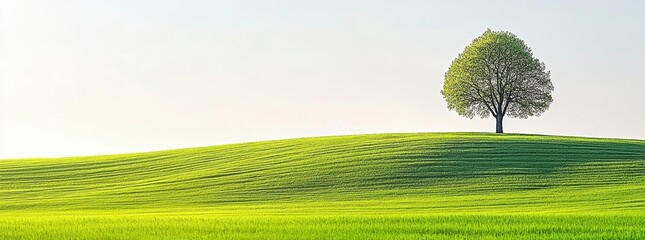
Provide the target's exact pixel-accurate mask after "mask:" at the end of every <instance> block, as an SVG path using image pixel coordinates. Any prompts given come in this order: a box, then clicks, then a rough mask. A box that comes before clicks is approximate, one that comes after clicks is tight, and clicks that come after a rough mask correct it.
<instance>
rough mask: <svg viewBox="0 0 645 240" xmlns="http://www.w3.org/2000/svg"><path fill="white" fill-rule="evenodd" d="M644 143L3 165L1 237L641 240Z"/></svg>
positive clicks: (147, 156) (478, 138)
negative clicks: (606, 239) (564, 239)
mask: <svg viewBox="0 0 645 240" xmlns="http://www.w3.org/2000/svg"><path fill="white" fill-rule="evenodd" d="M643 172H645V141H640V140H618V139H594V138H575V137H553V136H538V135H517V134H511V135H501V136H500V135H494V134H473V133H442V134H375V135H361V136H340V137H324V138H303V139H292V140H280V141H267V142H255V143H245V144H233V145H224V146H214V147H204V148H192V149H181V150H170V151H160V152H150V153H139V154H123V155H110V156H95V157H76V158H57V159H23V160H1V161H0V239H46V238H50V239H105V238H114V239H121V238H131V239H136V238H140V239H146V238H148V239H200V238H202V239H231V238H235V239H321V238H326V239H331V238H332V237H330V236H332V234H333V236H334V237H333V238H336V239H366V238H372V239H375V238H381V239H382V238H387V239H426V238H437V239H452V238H457V239H460V238H462V237H471V238H478V239H481V238H507V239H516V238H538V237H539V238H547V239H548V238H551V239H559V238H570V239H575V238H581V239H584V238H636V239H637V238H642V237H643V236H644V235H645V229H644V228H643V227H642V226H643V221H645V220H644V217H645V200H644V199H645V185H644V184H643V183H644V182H645V175H644V174H643Z"/></svg>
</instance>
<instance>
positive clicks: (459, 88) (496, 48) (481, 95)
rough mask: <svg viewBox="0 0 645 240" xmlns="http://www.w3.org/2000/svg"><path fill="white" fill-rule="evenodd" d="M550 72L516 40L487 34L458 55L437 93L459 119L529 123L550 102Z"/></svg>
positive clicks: (510, 37)
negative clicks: (507, 119)
mask: <svg viewBox="0 0 645 240" xmlns="http://www.w3.org/2000/svg"><path fill="white" fill-rule="evenodd" d="M552 91H553V85H552V84H551V79H550V73H549V72H548V71H546V68H545V66H544V63H542V62H540V60H539V59H537V58H535V57H533V53H532V52H531V49H530V48H529V47H528V46H527V45H526V44H525V43H524V41H522V40H521V39H519V38H518V37H517V36H515V35H514V34H512V33H510V32H505V31H500V32H496V31H491V30H486V32H484V34H482V35H481V36H480V37H478V38H476V39H475V40H473V42H472V43H471V44H470V45H469V46H467V47H466V48H465V49H464V51H463V52H462V53H461V54H459V56H457V58H456V59H455V60H454V61H453V62H452V64H451V65H450V68H449V69H448V71H447V72H446V75H445V79H444V86H443V90H442V91H441V93H442V94H443V97H444V98H445V99H446V102H447V103H448V108H449V109H451V110H455V111H456V112H457V113H458V114H459V115H462V116H465V117H468V118H473V117H474V116H476V115H478V116H480V117H482V118H486V117H488V116H491V115H492V116H493V117H497V116H501V117H503V116H505V115H508V116H510V117H517V118H527V117H529V116H539V115H540V114H541V113H543V112H544V111H546V110H547V109H548V108H549V105H550V104H551V102H552V101H553V98H552V96H551V92H552Z"/></svg>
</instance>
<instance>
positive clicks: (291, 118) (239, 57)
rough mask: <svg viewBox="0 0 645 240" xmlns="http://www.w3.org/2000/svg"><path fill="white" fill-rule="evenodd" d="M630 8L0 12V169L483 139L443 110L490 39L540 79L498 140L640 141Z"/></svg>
mask: <svg viewBox="0 0 645 240" xmlns="http://www.w3.org/2000/svg"><path fill="white" fill-rule="evenodd" d="M644 13H645V2H643V1H539V2H538V1H347V0H341V1H264V0H258V1H238V0H236V1H179V0H177V1H153V0H150V1H132V0H127V1H125V0H124V1H114V0H109V1H108V0H106V1H89V0H85V1H71V0H65V1H25V0H20V1H17V0H16V1H10V0H0V158H23V157H57V156H79V155H96V154H108V153H127V152H140V151H150V150H162V149H173V148H183V147H195V146H208V145H217V144H224V143H235V142H248V141H257V140H267V139H282V138H294V137H309V136H324V135H347V134H360V133H393V132H449V131H469V132H470V131H477V132H494V130H495V122H494V119H492V118H488V119H479V118H475V119H473V120H471V119H467V118H463V117H460V116H458V115H457V113H455V112H454V111H449V110H448V109H447V107H446V103H445V101H444V99H443V98H442V96H441V94H440V92H439V91H440V90H441V88H442V84H443V75H444V73H445V72H446V70H447V69H448V66H449V65H450V63H451V61H452V60H453V59H454V58H455V57H456V56H457V54H459V53H460V52H461V51H462V50H463V49H464V47H465V46H466V45H468V44H469V43H470V42H471V41H472V40H473V39H474V38H476V37H477V36H479V35H480V34H482V33H483V32H484V31H485V30H486V28H490V29H492V30H506V31H511V32H513V33H515V34H516V35H517V36H518V37H520V38H522V39H523V40H524V41H525V42H526V43H527V44H528V45H529V46H530V47H531V48H532V49H533V52H534V54H535V56H536V57H537V58H539V59H540V60H542V61H543V62H545V64H546V66H547V69H548V70H550V71H551V80H552V82H553V85H554V86H555V91H554V92H553V97H554V102H553V104H551V108H550V110H549V111H547V112H546V113H544V114H543V115H542V116H540V117H532V118H529V119H510V118H506V119H505V122H504V130H505V131H506V132H512V133H533V134H552V135H575V136H594V137H616V138H636V139H645V107H644V106H643V105H644V104H645V94H644V93H643V90H645V71H644V70H643V69H644V67H645V44H644V43H645V14H644Z"/></svg>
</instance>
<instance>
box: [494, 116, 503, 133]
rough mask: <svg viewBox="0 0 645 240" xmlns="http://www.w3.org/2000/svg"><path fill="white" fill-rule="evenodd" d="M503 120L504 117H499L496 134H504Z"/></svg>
mask: <svg viewBox="0 0 645 240" xmlns="http://www.w3.org/2000/svg"><path fill="white" fill-rule="evenodd" d="M502 119H504V116H502V115H499V116H497V119H496V122H497V129H496V130H495V132H496V133H504V130H503V129H502Z"/></svg>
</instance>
